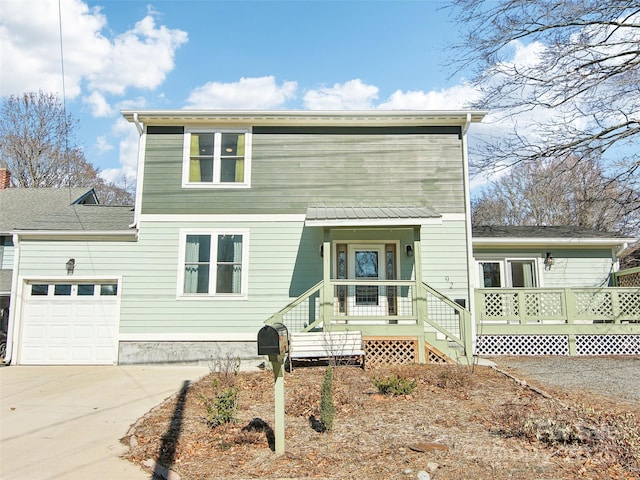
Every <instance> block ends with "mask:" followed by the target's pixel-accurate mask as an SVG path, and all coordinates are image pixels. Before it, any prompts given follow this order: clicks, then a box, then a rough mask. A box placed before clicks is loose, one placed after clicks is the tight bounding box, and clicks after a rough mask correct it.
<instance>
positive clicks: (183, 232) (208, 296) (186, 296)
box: [176, 228, 249, 301]
mask: <svg viewBox="0 0 640 480" xmlns="http://www.w3.org/2000/svg"><path fill="white" fill-rule="evenodd" d="M187 235H211V237H212V238H211V245H212V254H215V253H216V250H217V245H218V241H217V239H218V235H242V279H241V282H240V293H239V294H228V293H215V285H216V282H215V275H216V270H217V269H216V268H215V265H216V263H217V262H216V257H214V256H212V257H211V268H210V272H209V293H184V262H185V257H186V249H187ZM179 243H180V246H179V249H180V250H179V253H178V276H177V278H178V281H177V285H176V297H177V298H178V299H179V300H193V301H202V300H212V299H215V300H236V301H237V300H248V298H249V291H248V290H249V288H248V287H249V230H248V229H232V230H230V229H211V228H206V229H204V228H192V229H180V242H179ZM214 245H215V247H214ZM212 290H213V291H212Z"/></svg>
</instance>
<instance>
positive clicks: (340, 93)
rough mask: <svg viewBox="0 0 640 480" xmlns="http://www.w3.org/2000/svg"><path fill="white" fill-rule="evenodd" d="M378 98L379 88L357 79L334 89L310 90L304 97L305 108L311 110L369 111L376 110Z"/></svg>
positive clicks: (338, 84)
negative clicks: (375, 103)
mask: <svg viewBox="0 0 640 480" xmlns="http://www.w3.org/2000/svg"><path fill="white" fill-rule="evenodd" d="M377 98H378V87H376V86H375V85H367V84H365V83H363V82H362V80H360V79H357V78H356V79H354V80H349V81H347V82H345V83H342V84H340V83H336V84H334V85H333V87H322V88H319V89H316V90H309V91H308V92H307V93H306V94H305V95H304V106H305V108H308V109H310V110H369V109H372V108H374V104H373V102H374V101H375V100H376V99H377Z"/></svg>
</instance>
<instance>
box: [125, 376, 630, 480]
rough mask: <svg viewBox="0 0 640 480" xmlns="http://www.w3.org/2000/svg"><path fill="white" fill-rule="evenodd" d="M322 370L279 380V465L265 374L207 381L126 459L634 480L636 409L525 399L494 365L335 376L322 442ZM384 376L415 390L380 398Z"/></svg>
mask: <svg viewBox="0 0 640 480" xmlns="http://www.w3.org/2000/svg"><path fill="white" fill-rule="evenodd" d="M325 369H326V367H319V366H316V367H308V368H296V369H294V371H293V372H292V373H287V374H286V375H285V388H286V425H285V437H286V451H285V454H284V455H282V456H277V455H275V453H274V452H273V447H274V445H273V431H272V430H271V428H273V425H274V393H273V392H274V389H273V385H274V382H273V373H272V372H270V371H263V372H251V373H239V374H236V375H233V374H229V373H226V374H216V373H212V374H211V375H209V376H207V377H205V378H204V379H202V380H200V381H199V382H197V383H195V384H193V385H191V386H190V387H189V388H188V389H183V391H182V392H180V394H178V395H176V396H175V397H174V398H172V399H169V400H168V401H166V402H165V403H164V404H162V405H161V406H159V407H157V408H156V409H154V410H153V411H152V412H150V413H149V414H148V415H146V416H145V417H144V418H143V419H141V420H139V421H138V423H137V424H136V425H135V427H134V428H132V430H131V431H130V432H129V433H130V434H129V435H127V436H126V437H124V438H123V439H122V442H123V443H125V444H126V445H129V446H130V448H129V453H128V454H127V455H126V458H128V459H129V460H130V461H132V462H135V463H138V464H141V465H145V468H146V469H147V470H149V471H151V470H150V468H149V467H150V466H151V467H152V468H153V461H155V462H157V464H159V465H160V466H161V467H160V469H162V467H166V468H170V469H171V470H172V471H174V472H176V473H177V474H179V475H180V478H181V480H199V479H219V480H223V479H229V480H231V479H234V480H235V479H252V478H261V479H283V478H288V479H311V478H313V479H335V480H340V479H373V480H377V479H385V480H387V479H410V478H419V476H418V475H419V474H420V475H421V476H422V477H423V478H425V476H424V474H422V473H420V472H428V473H429V475H430V478H431V479H433V480H453V479H456V480H458V479H494V480H502V479H516V480H517V479H523V480H524V479H526V480H531V479H538V480H540V479H549V480H551V479H553V480H561V479H604V478H606V479H625V480H631V479H636V480H638V479H640V419H638V418H637V417H636V415H635V412H636V411H637V409H638V405H637V404H634V403H625V402H621V401H616V402H613V401H609V400H607V398H604V397H600V396H598V395H595V394H593V393H591V392H580V391H574V390H571V391H569V390H562V389H559V388H555V389H554V390H553V391H545V390H541V389H539V388H536V387H535V386H534V388H533V389H532V388H529V386H528V385H527V384H524V385H523V384H522V383H520V382H518V381H517V379H513V378H510V377H509V376H507V375H504V374H503V373H500V372H498V371H496V370H494V369H491V368H489V367H480V366H476V367H460V366H454V365H406V366H398V367H393V368H391V367H390V368H385V369H378V370H375V371H369V370H362V369H360V368H357V367H350V366H341V367H337V368H336V369H335V370H334V380H333V401H334V404H335V408H336V413H335V418H334V423H333V429H332V430H331V431H330V432H325V433H318V432H317V431H315V430H314V429H313V428H312V422H311V421H310V417H311V416H313V417H316V418H317V417H318V416H319V404H320V391H321V384H322V380H323V377H324V373H325ZM391 374H395V375H397V376H398V377H402V378H406V379H409V380H414V381H415V382H416V388H415V390H414V391H413V392H412V393H411V394H410V395H401V396H393V395H381V394H379V393H378V390H377V389H376V387H375V385H374V383H373V379H374V378H379V379H383V380H384V379H386V378H388V377H389V375H391ZM224 385H235V386H236V387H237V388H238V389H239V390H238V391H239V395H238V409H237V412H236V419H235V421H234V422H231V423H227V424H224V425H221V426H218V427H215V428H212V427H211V426H209V425H208V424H207V422H206V417H207V409H206V407H205V405H206V404H207V402H211V401H212V400H213V399H215V396H216V392H219V391H220V388H221V386H224ZM156 468H158V467H156ZM157 471H160V470H157Z"/></svg>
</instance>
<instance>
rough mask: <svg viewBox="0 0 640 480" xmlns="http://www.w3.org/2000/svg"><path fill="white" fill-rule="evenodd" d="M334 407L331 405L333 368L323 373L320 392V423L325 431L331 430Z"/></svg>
mask: <svg viewBox="0 0 640 480" xmlns="http://www.w3.org/2000/svg"><path fill="white" fill-rule="evenodd" d="M335 413H336V407H335V405H334V404H333V368H327V370H326V371H325V372H324V379H323V381H322V390H321V392H320V422H322V425H324V428H325V429H326V430H327V431H331V429H332V428H333V417H334V415H335Z"/></svg>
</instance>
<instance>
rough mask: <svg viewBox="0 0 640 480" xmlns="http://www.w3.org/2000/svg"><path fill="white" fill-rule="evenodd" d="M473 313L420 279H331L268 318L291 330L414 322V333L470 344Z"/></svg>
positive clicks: (408, 324) (391, 327)
mask: <svg viewBox="0 0 640 480" xmlns="http://www.w3.org/2000/svg"><path fill="white" fill-rule="evenodd" d="M325 299H326V301H325ZM469 317H470V312H469V311H468V310H466V309H465V308H464V307H463V306H461V305H459V304H458V303H456V302H454V301H453V300H451V299H449V298H448V297H446V296H445V295H443V294H441V293H440V292H438V291H436V290H435V289H433V288H431V287H430V286H428V285H426V284H421V285H416V282H415V281H411V280H379V281H371V280H368V281H361V280H331V281H330V282H329V284H328V286H325V285H324V283H323V282H320V283H318V284H317V285H315V286H313V287H312V288H310V289H309V290H308V291H307V292H305V293H304V294H302V295H301V296H300V297H298V298H296V299H295V300H294V301H292V302H291V303H290V304H289V305H287V306H286V307H285V308H283V309H282V310H280V311H279V312H278V313H276V314H274V315H273V316H272V317H271V318H269V319H268V320H267V322H266V323H274V322H280V323H283V324H284V325H286V326H287V329H288V330H289V331H290V332H304V331H311V330H320V329H323V328H325V325H330V326H333V325H335V326H339V327H338V328H348V327H354V328H357V329H359V330H362V331H363V332H366V331H367V327H376V328H380V327H386V328H388V330H387V332H393V331H394V328H395V327H396V326H397V327H398V328H402V327H409V328H412V331H413V332H414V334H415V332H420V331H423V330H424V331H432V332H437V333H439V334H440V335H442V336H443V338H447V339H449V340H451V341H453V342H455V343H457V344H459V345H461V346H464V343H465V335H470V329H469V328H465V325H468V324H469ZM378 331H379V330H378ZM466 341H468V342H470V338H469V339H466ZM469 345H470V343H469Z"/></svg>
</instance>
